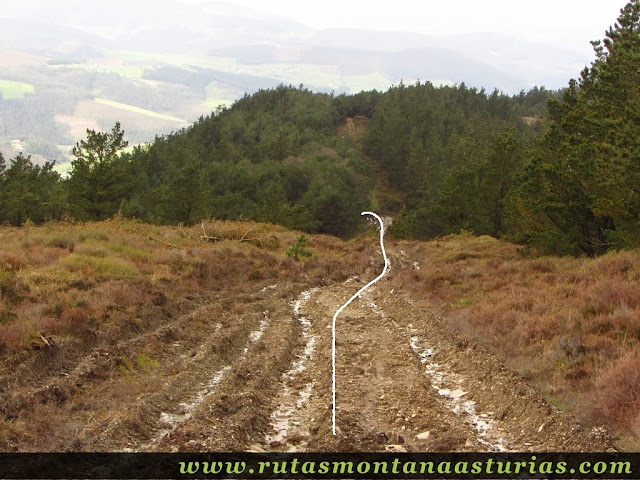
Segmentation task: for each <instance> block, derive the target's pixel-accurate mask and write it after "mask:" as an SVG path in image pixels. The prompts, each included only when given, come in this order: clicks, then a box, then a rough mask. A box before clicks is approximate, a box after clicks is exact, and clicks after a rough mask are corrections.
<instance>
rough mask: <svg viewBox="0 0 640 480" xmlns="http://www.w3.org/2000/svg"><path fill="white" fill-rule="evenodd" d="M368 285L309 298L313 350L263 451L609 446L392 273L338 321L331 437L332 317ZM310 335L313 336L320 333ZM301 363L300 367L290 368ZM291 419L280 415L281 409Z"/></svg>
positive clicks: (286, 379) (300, 307)
mask: <svg viewBox="0 0 640 480" xmlns="http://www.w3.org/2000/svg"><path fill="white" fill-rule="evenodd" d="M363 284H364V281H360V280H352V281H348V282H346V283H345V284H341V285H334V286H331V287H327V288H323V289H320V290H316V291H313V292H307V294H305V295H303V296H301V299H303V301H301V302H299V303H298V304H296V315H297V316H299V317H300V318H304V319H305V320H306V321H307V322H309V323H310V326H308V327H307V328H308V330H309V332H308V333H307V338H308V339H310V340H308V341H310V342H312V343H313V349H311V351H309V349H307V352H306V354H305V355H303V356H302V357H300V359H299V360H297V362H298V363H297V365H300V360H303V362H302V364H303V365H304V367H303V368H302V369H300V368H298V369H297V370H298V371H297V372H296V373H295V374H292V373H291V372H288V373H287V374H286V375H284V376H283V378H282V379H281V389H280V392H281V393H280V395H278V396H277V397H276V399H275V401H274V404H275V407H273V413H272V415H271V417H272V421H271V423H270V430H269V431H267V433H266V435H265V437H264V439H263V440H262V441H261V442H260V446H261V448H263V449H265V450H278V451H291V450H312V451H313V450H377V451H383V450H386V451H438V450H439V451H500V450H514V451H527V450H531V451H540V450H547V451H552V450H583V451H585V450H603V449H605V450H606V449H609V448H611V446H612V445H611V443H610V441H609V440H608V438H607V436H606V435H605V434H604V432H601V431H598V430H593V431H587V430H586V429H584V428H583V427H581V426H580V425H579V424H577V423H576V422H575V420H574V419H573V418H572V417H570V416H569V415H565V414H562V413H560V412H557V411H555V410H554V409H553V408H552V407H551V406H550V405H549V404H548V403H547V402H545V401H544V399H542V398H541V397H540V396H539V395H538V394H537V393H536V392H534V391H533V389H531V388H530V387H529V386H528V385H527V384H526V383H525V382H524V381H523V380H522V379H521V378H520V377H519V376H518V375H516V374H514V373H513V372H510V371H508V370H507V369H506V368H505V367H503V366H502V365H501V364H500V362H498V361H497V360H496V359H495V358H494V357H493V356H491V355H490V354H489V353H487V352H486V351H483V350H482V349H480V348H477V347H473V346H469V345H466V344H465V343H464V342H462V341H460V339H458V338H456V337H455V336H454V335H452V334H448V333H446V332H445V331H443V330H442V325H441V322H439V320H438V318H437V317H436V316H435V315H433V314H430V313H429V311H428V310H425V309H424V307H423V308H418V307H417V306H416V304H415V302H414V301H412V300H411V299H410V298H406V297H404V296H403V295H402V294H400V293H398V292H393V291H392V290H391V288H390V287H389V285H388V284H387V283H386V282H385V281H384V280H383V281H381V282H380V283H379V284H378V285H376V286H375V287H373V288H372V289H371V290H370V291H367V292H365V294H364V298H362V299H359V300H357V301H356V302H354V304H353V306H350V307H348V308H347V309H346V310H345V311H344V315H343V316H341V317H339V318H338V325H337V349H336V350H337V357H336V363H337V366H338V367H337V376H336V378H337V391H338V395H337V428H338V432H339V434H338V435H337V436H335V437H334V436H333V435H332V434H331V401H330V399H331V384H330V382H331V367H330V366H331V357H330V355H331V335H330V328H331V317H332V315H333V313H334V312H335V310H336V309H337V308H338V307H339V306H340V305H341V304H342V303H343V302H344V301H345V300H346V299H347V298H349V296H350V295H351V294H353V292H355V291H356V290H357V289H358V288H360V287H361V286H362V285H363ZM311 332H313V333H311ZM295 370H296V369H295V368H293V369H292V371H295ZM284 412H286V414H284V415H283V413H284Z"/></svg>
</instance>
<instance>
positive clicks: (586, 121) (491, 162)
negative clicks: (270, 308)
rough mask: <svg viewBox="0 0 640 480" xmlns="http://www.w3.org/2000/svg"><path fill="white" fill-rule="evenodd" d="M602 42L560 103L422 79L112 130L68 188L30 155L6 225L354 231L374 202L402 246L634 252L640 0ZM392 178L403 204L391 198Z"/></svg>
mask: <svg viewBox="0 0 640 480" xmlns="http://www.w3.org/2000/svg"><path fill="white" fill-rule="evenodd" d="M593 45H594V48H595V53H596V59H595V60H594V62H593V63H592V65H591V66H590V67H589V68H586V69H585V70H584V71H583V72H582V74H581V76H580V79H579V80H577V81H576V80H572V81H571V82H570V83H569V87H568V88H567V89H566V90H565V91H563V92H551V91H548V90H546V89H544V88H537V87H536V88H534V89H532V90H530V91H529V92H524V91H523V92H521V93H520V94H519V95H516V96H507V95H505V94H502V93H500V92H499V91H497V90H495V91H493V92H491V93H488V92H486V91H485V90H483V89H480V90H478V89H476V88H468V87H467V86H466V85H465V84H464V83H462V84H460V85H458V86H453V87H451V86H444V87H436V86H434V85H432V84H431V83H428V82H427V83H420V82H417V83H415V84H413V85H405V84H403V83H400V84H399V85H398V86H395V87H392V88H390V89H389V90H388V91H387V92H384V93H383V92H377V91H375V90H374V91H371V92H361V93H359V94H357V95H344V94H343V95H339V96H335V95H333V94H326V93H313V92H312V91H310V90H308V89H306V88H304V87H303V86H302V85H301V86H300V87H298V88H296V87H291V86H284V85H280V86H278V87H276V88H273V89H269V90H260V91H258V92H256V93H255V94H253V95H245V96H244V97H243V98H242V99H240V100H238V101H237V102H236V103H234V104H233V105H232V106H231V107H229V108H220V109H218V110H217V111H216V112H214V113H212V114H211V115H209V116H207V117H201V118H200V119H199V120H198V121H197V122H196V123H195V124H193V125H192V126H190V127H189V128H185V129H182V130H180V131H178V132H175V133H172V134H170V135H166V136H162V137H157V138H156V139H155V141H154V142H152V143H151V144H150V145H147V146H144V147H140V146H138V147H136V148H134V150H133V152H129V153H121V151H122V149H123V148H124V147H125V146H126V142H125V140H124V136H123V132H122V130H121V128H120V124H119V123H116V126H115V127H114V129H113V130H112V132H111V133H101V132H96V131H94V130H88V131H87V140H86V141H82V142H80V143H78V144H77V146H76V148H75V149H74V152H73V153H74V155H75V157H76V160H75V161H74V162H73V168H72V171H71V173H70V176H69V178H67V179H62V178H60V177H59V176H57V175H56V174H55V173H54V172H53V171H52V170H51V166H50V165H49V164H47V165H45V166H44V167H35V166H34V165H33V164H32V163H31V162H30V160H29V159H28V158H24V157H19V158H16V159H15V160H14V162H13V163H12V164H11V165H10V166H9V167H7V168H6V170H5V172H4V173H2V172H0V175H1V178H2V180H1V181H2V187H3V191H2V194H0V221H7V222H10V223H13V224H16V225H19V224H21V223H23V222H24V221H26V220H27V219H30V220H32V221H34V222H41V221H44V220H46V219H47V218H61V217H62V216H64V215H71V216H73V217H74V218H77V219H79V220H102V219H106V218H109V217H110V216H112V215H114V214H115V213H117V212H119V213H120V214H121V215H124V216H128V217H136V218H139V219H142V220H144V221H148V222H153V223H161V224H177V223H183V224H192V223H195V222H199V221H200V220H201V219H203V218H215V219H224V220H236V219H242V218H244V219H251V220H256V221H261V222H270V223H276V224H281V225H284V226H286V227H289V228H295V229H300V230H304V231H307V232H319V233H329V234H334V235H339V236H349V235H352V234H354V233H355V232H356V231H357V230H358V224H359V222H361V221H362V220H361V218H360V215H359V213H360V212H361V211H362V210H364V209H368V208H371V207H372V206H376V207H380V208H379V210H380V211H381V213H384V214H388V215H393V216H394V217H395V223H394V227H393V229H392V233H393V234H394V235H395V236H396V237H399V238H417V239H427V238H433V237H437V236H441V235H446V234H450V233H455V232H459V231H460V230H467V231H471V232H473V233H476V234H480V235H482V234H487V235H491V236H494V237H503V238H508V239H511V240H515V241H517V242H519V243H523V244H526V245H528V246H530V247H534V248H537V249H540V250H543V251H547V252H551V253H556V254H573V255H580V254H586V255H598V254H601V253H603V252H606V251H607V250H610V249H617V248H625V247H634V246H637V244H638V241H637V238H640V237H639V235H638V234H639V233H640V231H639V230H640V222H639V220H638V217H639V214H640V196H639V194H638V192H637V184H638V180H640V169H639V167H638V165H639V163H638V159H639V157H640V150H639V148H640V147H638V142H637V138H638V137H639V133H640V126H639V125H640V122H639V121H638V118H639V117H638V115H639V113H638V112H639V111H640V103H639V102H640V100H639V98H640V78H638V76H639V75H640V73H639V72H640V54H639V53H638V52H640V2H639V1H638V0H633V1H631V2H629V3H628V4H627V5H626V6H625V7H624V8H623V9H622V10H621V15H620V17H619V19H618V22H617V23H616V24H615V25H614V26H613V27H611V28H610V29H609V30H608V31H607V33H606V38H605V39H604V40H603V41H602V42H593ZM359 116H362V117H367V118H369V120H368V121H367V122H364V123H362V122H361V123H360V124H361V125H364V124H366V131H365V132H364V134H363V135H362V138H361V139H360V137H359V138H358V139H357V141H356V138H354V137H353V136H352V134H344V132H345V131H344V128H341V127H343V126H344V124H345V122H346V121H347V119H349V118H354V117H359ZM339 131H340V132H342V135H340V134H339V133H338V132H339ZM381 177H384V180H385V188H386V187H387V185H388V186H390V188H392V189H395V192H397V193H398V195H397V200H398V201H395V202H384V201H379V199H378V198H377V195H378V193H377V191H378V190H379V189H378V188H377V187H378V186H379V185H380V184H381ZM25 182H26V183H25ZM30 182H32V183H30ZM38 182H40V183H41V184H42V185H41V184H40V183H38ZM34 192H36V193H34ZM36 197H37V198H36ZM400 199H401V200H400ZM402 202H403V203H402ZM384 210H388V211H384Z"/></svg>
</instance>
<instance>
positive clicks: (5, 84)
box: [0, 80, 33, 100]
mask: <svg viewBox="0 0 640 480" xmlns="http://www.w3.org/2000/svg"><path fill="white" fill-rule="evenodd" d="M27 93H33V85H29V84H28V83H24V82H13V81H11V80H0V95H2V98H3V99H4V100H14V99H19V98H23V97H24V96H25V95H26V94H27Z"/></svg>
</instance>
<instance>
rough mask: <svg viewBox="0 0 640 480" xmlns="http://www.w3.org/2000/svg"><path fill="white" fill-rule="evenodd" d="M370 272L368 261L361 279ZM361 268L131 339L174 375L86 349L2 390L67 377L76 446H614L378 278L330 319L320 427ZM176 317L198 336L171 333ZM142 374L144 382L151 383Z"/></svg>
mask: <svg viewBox="0 0 640 480" xmlns="http://www.w3.org/2000/svg"><path fill="white" fill-rule="evenodd" d="M390 253H391V256H392V268H393V265H394V262H396V264H400V262H402V263H404V264H406V265H410V266H412V268H419V266H418V265H417V264H414V263H412V262H411V260H410V259H408V258H405V257H406V254H404V253H402V252H393V251H392V252H390ZM376 271H378V266H377V262H375V261H374V262H373V264H372V270H371V275H370V276H371V278H373V277H375V275H376V273H375V272H376ZM371 278H366V279H365V278H360V279H359V278H352V279H349V280H347V281H346V282H343V283H337V284H331V285H328V286H321V287H310V286H304V285H295V284H289V285H267V286H265V287H264V288H262V289H260V290H259V291H256V292H253V293H249V294H245V295H244V296H242V298H233V299H232V300H230V301H229V300H225V299H223V298H213V299H211V300H210V301H207V302H205V303H203V304H202V305H201V306H200V307H199V308H196V309H193V310H192V311H190V312H189V313H188V314H185V315H182V316H180V317H178V318H176V319H174V320H173V321H171V322H169V323H167V324H163V325H160V326H158V327H157V328H153V329H150V330H148V331H147V332H145V333H143V334H141V335H138V336H136V337H133V338H132V339H131V340H129V342H128V343H131V344H132V345H130V347H131V349H133V350H134V351H135V350H136V349H137V348H139V346H142V345H144V344H145V343H146V342H147V341H149V338H150V337H153V338H154V341H157V342H160V341H161V342H163V345H165V347H164V348H165V351H164V354H163V355H164V361H165V363H166V364H170V365H172V366H173V372H169V373H166V372H167V371H166V370H165V373H164V374H163V375H162V376H161V375H155V376H154V375H153V373H152V372H150V373H148V374H147V375H146V376H144V375H142V372H139V375H140V377H139V378H135V379H132V381H130V382H129V383H127V379H126V378H124V379H123V377H122V375H113V374H108V375H107V373H105V372H113V371H114V365H113V362H114V359H113V358H112V357H113V354H112V355H107V354H106V353H101V351H100V350H99V349H97V350H96V349H94V350H90V351H88V352H87V354H86V355H85V356H84V359H83V360H82V361H80V362H79V363H77V364H76V365H75V367H73V368H69V369H68V370H67V371H66V372H63V374H62V375H59V374H58V375H57V376H56V377H55V380H47V379H44V380H43V381H42V382H40V384H39V385H41V386H39V387H37V388H35V389H34V388H33V387H29V388H27V387H26V386H25V387H24V388H18V389H17V390H16V392H17V393H16V394H15V395H14V397H12V398H15V399H16V402H17V399H18V394H19V395H22V396H28V395H45V394H46V395H61V396H62V395H64V392H65V389H70V388H74V389H75V390H74V391H75V395H77V396H82V398H85V400H84V401H83V402H80V401H77V402H75V403H74V405H75V406H74V407H73V408H71V407H69V411H68V412H67V414H68V417H67V418H68V419H69V420H67V421H69V422H70V421H73V422H75V423H74V425H78V429H79V431H80V433H79V434H78V435H77V438H79V439H81V440H82V443H78V444H77V445H76V444H74V445H71V448H74V449H85V450H102V451H109V450H111V451H202V450H210V451H215V450H217V451H224V450H254V451H500V450H512V451H527V450H530V451H572V450H575V451H602V450H609V449H612V442H611V440H610V439H609V437H608V435H607V434H606V432H603V431H600V430H594V429H587V428H585V427H583V426H581V425H579V424H578V423H577V422H576V421H575V419H574V418H573V417H571V416H570V415H567V414H563V413H561V412H558V411H556V410H555V409H554V408H553V407H551V406H550V405H549V404H548V403H547V402H546V401H545V400H544V399H543V398H542V397H541V396H540V395H538V394H537V393H536V392H535V391H534V390H533V389H532V388H531V387H529V385H528V384H527V383H526V382H525V381H524V380H523V379H522V378H521V377H519V376H518V375H517V374H515V373H514V372H512V371H510V370H508V369H507V368H505V367H504V366H503V365H502V364H501V363H500V362H499V361H498V360H497V359H496V358H495V357H494V356H492V355H491V354H490V353H488V352H487V351H485V350H483V349H482V348H480V347H478V346H475V345H470V344H468V343H467V342H466V341H465V340H464V339H461V338H459V337H457V336H456V335H455V334H453V333H451V331H450V330H449V329H448V328H447V325H446V322H444V321H443V320H442V319H441V318H439V317H438V316H437V315H436V314H434V313H433V312H434V311H435V308H433V307H432V306H431V305H429V303H428V302H426V301H425V300H423V299H416V298H410V297H409V296H407V294H406V293H404V292H400V291H394V290H393V289H392V287H391V284H390V282H389V280H388V279H382V280H381V281H380V282H378V283H377V284H376V285H374V286H373V287H372V288H371V289H369V290H367V291H366V292H365V293H364V295H363V296H362V297H361V298H359V299H357V300H355V301H354V302H353V303H352V304H351V305H350V306H349V307H348V308H346V309H345V310H344V311H343V312H342V314H341V315H340V316H339V317H338V321H337V329H336V333H337V337H336V338H337V344H336V364H337V371H336V381H337V402H336V407H337V429H338V434H337V435H336V436H334V435H332V432H331V428H332V423H331V414H332V405H331V373H332V372H331V321H332V317H333V314H334V312H335V311H336V310H337V309H338V308H339V307H340V306H341V305H342V304H343V303H344V302H345V301H346V300H347V299H348V298H350V297H351V295H353V294H354V293H355V292H356V291H357V290H358V289H360V288H361V287H362V286H363V285H364V284H365V283H366V282H368V281H369V280H370V279H371ZM194 324H195V325H196V327H195V328H194ZM186 325H189V327H190V330H189V331H190V332H193V331H198V335H193V334H191V335H190V336H186V335H185V334H181V329H183V328H184V327H185V326H186ZM136 345H138V346H136ZM120 348H124V346H120ZM115 371H117V368H116V369H115ZM147 377H148V379H147ZM51 378H52V379H53V378H54V377H53V376H52V377H51ZM144 382H149V383H148V385H150V386H152V387H154V388H153V390H152V391H151V392H150V393H146V392H145V391H144V386H145V385H147V384H146V383H144ZM129 387H130V388H134V387H135V388H137V390H136V392H141V393H137V394H135V395H130V396H129V397H128V399H127V403H125V404H122V406H121V409H120V410H119V411H104V410H101V409H100V408H99V407H98V406H97V405H99V404H100V403H101V402H102V400H101V399H106V398H109V395H110V392H111V391H115V390H117V389H123V388H129ZM16 405H17V406H16V407H15V409H16V412H18V411H19V405H20V404H19V403H16ZM60 405H61V406H60V407H59V408H65V407H64V405H65V404H64V402H62V403H60ZM78 406H80V407H83V406H84V407H83V408H86V411H83V409H82V408H80V407H78ZM5 408H6V407H5Z"/></svg>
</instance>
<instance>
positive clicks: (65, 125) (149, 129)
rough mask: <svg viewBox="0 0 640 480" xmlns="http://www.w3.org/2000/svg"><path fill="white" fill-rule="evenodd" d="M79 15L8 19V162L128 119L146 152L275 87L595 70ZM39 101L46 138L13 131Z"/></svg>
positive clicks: (3, 61) (436, 44) (524, 79)
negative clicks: (218, 109)
mask: <svg viewBox="0 0 640 480" xmlns="http://www.w3.org/2000/svg"><path fill="white" fill-rule="evenodd" d="M82 5H83V4H80V3H78V4H75V5H74V4H73V3H72V4H69V2H67V3H66V4H62V5H61V4H58V3H57V2H56V3H53V2H49V3H45V4H42V5H40V3H39V2H26V3H25V4H20V5H14V6H10V7H7V8H3V10H4V11H3V13H2V14H0V15H3V17H2V18H0V31H2V32H3V33H2V35H0V92H1V93H2V96H3V98H4V101H3V102H2V105H3V108H2V109H0V115H1V116H0V147H1V148H2V149H3V150H4V152H5V153H8V154H11V153H12V151H11V147H10V143H11V140H13V141H14V142H13V151H15V150H16V148H23V149H24V150H25V151H26V152H27V153H36V154H41V155H43V156H44V157H51V156H52V155H53V156H55V155H54V153H53V151H54V150H55V148H54V149H52V148H51V146H52V145H56V146H57V147H56V148H58V149H59V150H60V152H61V153H60V155H62V157H64V156H65V155H66V154H67V153H68V147H69V145H71V144H72V143H73V142H75V141H77V139H78V138H81V137H82V135H83V133H84V130H85V129H86V128H105V127H108V126H109V125H112V122H113V121H114V120H115V119H120V117H122V115H124V114H125V112H126V115H125V117H126V118H122V123H123V126H124V128H125V130H127V131H128V132H129V133H130V135H131V140H132V141H133V142H141V141H147V140H150V139H152V138H153V136H154V135H155V134H163V133H168V132H170V131H171V130H172V129H176V128H181V127H184V126H186V125H188V124H189V123H190V122H192V121H193V120H195V119H196V118H198V116H200V115H202V114H206V113H207V112H210V111H211V110H212V109H213V108H214V107H215V105H217V104H221V103H227V104H228V103H230V102H232V101H233V100H234V99H235V98H238V97H239V96H241V95H243V94H244V93H245V92H249V93H250V92H252V91H255V90H257V89H258V88H268V87H270V86H274V85H277V84H278V83H285V84H289V83H291V84H294V85H298V84H301V83H302V84H304V85H305V86H307V87H309V88H311V89H313V90H316V91H326V92H331V91H333V92H336V93H344V92H346V93H355V92H358V91H360V90H362V89H373V88H377V89H386V88H388V87H389V86H390V85H392V84H397V83H398V82H400V81H401V80H403V81H404V82H405V83H412V82H414V81H416V80H421V81H432V82H434V83H437V84H453V83H461V82H465V83H466V84H467V85H468V86H473V87H478V88H480V87H484V88H486V89H487V90H489V91H491V90H493V89H494V88H498V89H499V90H502V91H505V92H507V93H514V94H515V93H518V92H519V91H520V90H522V89H525V90H527V89H529V88H531V87H533V86H534V85H538V86H545V87H547V88H550V89H557V88H562V87H564V86H565V85H566V84H567V82H568V80H569V79H570V78H572V77H576V76H577V75H578V74H579V72H580V71H581V70H582V68H583V67H584V66H585V64H586V63H588V62H589V61H590V59H588V58H584V52H577V51H572V50H569V49H564V48H563V47H562V46H561V45H556V46H553V47H551V46H549V45H545V44H538V43H532V42H527V41H523V40H520V39H518V38H514V37H509V36H505V35H499V34H491V33H486V34H483V33H478V34H469V35H454V36H427V35H421V34H414V33H405V32H380V31H374V30H357V29H325V30H317V29H313V28H310V27H308V26H305V25H303V24H301V23H298V22H295V21H291V20H288V19H286V18H281V17H276V16H272V15H266V14H264V13H263V12H256V11H251V10H248V9H245V8H241V7H238V6H235V5H230V4H226V3H206V4H204V3H189V4H184V8H176V6H175V4H174V6H173V7H169V6H166V5H162V4H149V5H141V4H136V3H132V4H131V5H130V4H128V3H127V2H122V1H120V0H118V1H115V2H111V3H110V4H108V5H104V7H101V8H100V9H99V10H98V9H97V8H96V9H94V10H91V11H89V10H87V8H86V7H82ZM125 12H126V13H125ZM54 87H55V88H54ZM16 89H17V93H16ZM20 89H22V91H24V92H25V93H23V94H20V91H21V90H20ZM38 94H40V97H39V99H38V102H39V103H38V105H44V104H47V105H49V104H50V105H49V106H48V107H47V106H46V105H45V106H44V107H42V109H43V111H42V112H39V113H38V115H41V116H44V117H47V118H48V119H49V126H48V127H47V128H42V129H38V128H34V122H35V123H36V124H37V122H38V121H39V120H37V119H31V120H29V121H27V120H25V121H17V120H16V119H15V118H13V117H14V116H19V115H23V113H21V109H20V108H19V107H17V106H16V105H10V106H9V107H10V108H9V107H8V106H7V105H5V104H6V103H7V102H14V103H16V102H20V101H22V102H26V101H28V97H29V96H30V95H31V96H33V95H38ZM49 97H51V98H53V100H52V101H50V102H49V101H48V100H47V99H48V98H49ZM119 114H120V115H119ZM154 114H155V115H154ZM24 115H33V113H29V114H24ZM52 119H53V120H52ZM51 122H55V125H54V124H53V123H51ZM34 130H36V131H34ZM37 130H41V131H40V132H38V131H37ZM16 140H19V141H20V142H16Z"/></svg>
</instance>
